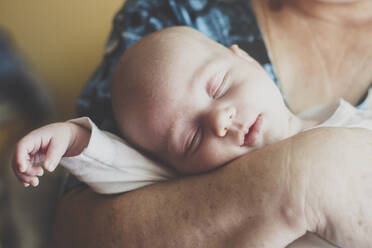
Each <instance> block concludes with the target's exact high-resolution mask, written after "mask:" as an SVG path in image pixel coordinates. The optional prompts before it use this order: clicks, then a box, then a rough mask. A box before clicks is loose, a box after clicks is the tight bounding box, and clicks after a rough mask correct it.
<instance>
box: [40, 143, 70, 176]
mask: <svg viewBox="0 0 372 248" xmlns="http://www.w3.org/2000/svg"><path fill="white" fill-rule="evenodd" d="M65 152H66V147H64V146H60V145H58V144H57V143H56V142H54V140H51V141H50V143H49V147H48V151H47V154H46V158H45V162H44V167H45V169H47V170H48V171H50V172H52V171H54V170H55V168H56V167H57V165H58V164H59V161H60V160H61V158H62V157H63V155H64V154H65Z"/></svg>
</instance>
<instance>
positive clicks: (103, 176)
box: [61, 117, 176, 194]
mask: <svg viewBox="0 0 372 248" xmlns="http://www.w3.org/2000/svg"><path fill="white" fill-rule="evenodd" d="M70 122H73V123H76V124H78V125H80V126H83V127H85V128H86V129H88V130H90V131H91V136H90V140H89V144H88V146H87V147H86V148H85V149H84V151H83V152H82V153H81V154H80V155H78V156H75V157H64V158H62V160H61V165H62V166H63V167H65V168H66V169H67V170H68V171H69V172H70V173H71V174H73V175H74V176H76V177H77V178H78V179H79V180H80V181H82V182H85V183H86V184H88V185H89V186H90V187H91V188H92V189H93V190H94V191H96V192H97V193H101V194H114V193H122V192H127V191H131V190H134V189H137V188H141V187H143V186H146V185H148V184H153V183H156V182H160V181H165V180H170V179H172V178H175V177H176V173H175V172H173V171H172V170H170V169H167V168H166V167H164V166H161V165H160V164H158V163H156V162H154V161H152V160H150V159H148V158H147V157H145V156H144V155H143V154H142V153H140V152H138V151H137V150H135V149H134V148H132V147H131V146H129V145H128V144H127V142H126V141H125V140H123V139H121V138H120V137H118V136H116V135H114V134H111V133H109V132H105V131H102V130H100V129H98V128H97V126H96V125H95V124H94V123H93V122H92V121H91V120H90V119H89V118H87V117H82V118H78V119H73V120H70Z"/></svg>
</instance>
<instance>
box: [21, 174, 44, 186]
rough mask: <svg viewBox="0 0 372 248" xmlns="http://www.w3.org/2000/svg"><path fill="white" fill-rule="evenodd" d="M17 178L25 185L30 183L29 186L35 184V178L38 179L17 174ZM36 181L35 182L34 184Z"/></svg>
mask: <svg viewBox="0 0 372 248" xmlns="http://www.w3.org/2000/svg"><path fill="white" fill-rule="evenodd" d="M17 177H18V179H19V180H20V181H21V182H22V183H23V184H25V183H28V184H31V185H33V183H35V182H36V181H35V179H34V178H37V177H34V176H29V175H26V174H22V173H17ZM33 181H34V182H33ZM38 181H39V180H37V183H38Z"/></svg>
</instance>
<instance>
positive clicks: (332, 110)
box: [61, 99, 372, 194]
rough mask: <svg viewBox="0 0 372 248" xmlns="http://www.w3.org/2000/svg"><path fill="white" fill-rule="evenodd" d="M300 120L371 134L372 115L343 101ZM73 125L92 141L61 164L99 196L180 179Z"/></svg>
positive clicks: (112, 139)
mask: <svg viewBox="0 0 372 248" xmlns="http://www.w3.org/2000/svg"><path fill="white" fill-rule="evenodd" d="M299 117H301V118H303V119H312V120H317V121H319V122H321V123H322V124H320V125H319V126H317V127H323V126H327V127H350V128H353V127H356V128H367V129H370V130H372V111H371V110H359V109H356V108H354V107H353V106H352V105H350V104H349V103H347V102H345V101H344V100H342V99H340V100H338V101H336V102H334V103H331V104H327V105H323V106H319V107H315V108H312V109H310V110H308V111H306V112H303V113H301V114H300V115H299ZM71 122H74V123H76V124H79V125H81V126H84V127H85V128H87V129H89V130H91V137H90V141H89V144H88V147H86V149H85V150H84V151H83V152H82V153H81V154H80V155H78V156H75V157H70V158H63V159H62V163H61V164H62V165H63V166H64V167H65V168H67V169H68V170H69V171H70V172H71V173H72V174H73V175H75V176H76V177H77V178H78V179H79V180H81V181H83V182H85V183H86V184H88V185H89V186H90V187H91V188H92V189H93V190H94V191H96V192H97V193H101V194H113V193H122V192H127V191H130V190H134V189H137V188H140V187H143V186H146V185H149V184H153V183H156V182H160V181H165V180H170V179H172V178H176V177H177V174H176V173H175V172H173V171H171V170H170V169H167V168H165V167H164V166H161V165H160V164H158V163H156V162H154V161H152V160H150V159H148V158H146V157H145V156H144V155H142V154H141V153H140V152H138V151H137V150H135V149H133V148H131V147H130V146H129V145H128V144H127V143H126V142H125V141H124V140H123V139H121V138H119V137H117V136H115V135H113V134H111V133H108V132H105V131H101V130H99V129H98V128H97V127H96V125H94V123H93V122H92V121H91V120H90V119H89V118H87V117H83V118H78V119H74V120H71ZM315 128H316V127H315Z"/></svg>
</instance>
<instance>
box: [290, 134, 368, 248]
mask: <svg viewBox="0 0 372 248" xmlns="http://www.w3.org/2000/svg"><path fill="white" fill-rule="evenodd" d="M298 139H299V140H302V141H301V142H303V144H304V145H303V146H302V147H303V149H304V151H311V154H312V156H311V159H308V156H307V154H302V155H301V154H299V155H297V156H296V159H297V160H298V161H294V164H299V163H302V162H300V161H305V160H306V161H307V166H308V167H309V170H308V172H309V175H308V176H309V180H308V186H307V193H306V195H307V196H306V198H307V200H306V209H305V212H306V216H307V220H308V224H309V230H310V231H314V232H316V233H318V234H319V235H320V236H322V237H323V238H325V239H327V240H329V241H331V242H333V243H335V244H337V245H338V246H340V247H358V248H364V247H365V248H367V247H371V246H372V210H371V206H372V152H371V151H372V142H371V140H372V132H370V131H368V130H363V129H332V128H331V129H322V130H319V132H314V133H312V134H311V135H310V136H309V135H304V136H303V137H299V138H298ZM302 164H304V163H302Z"/></svg>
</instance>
